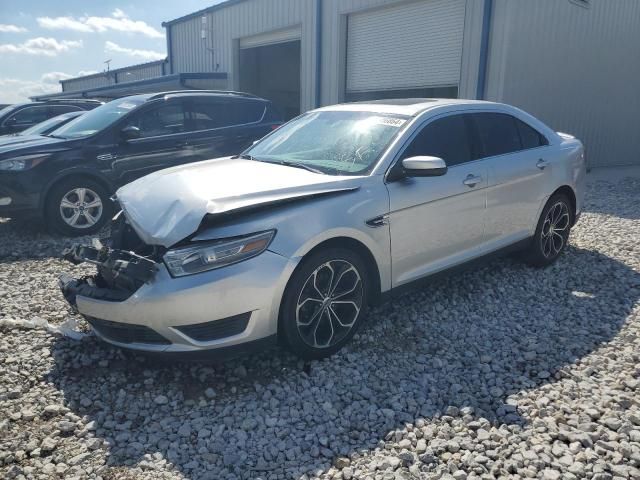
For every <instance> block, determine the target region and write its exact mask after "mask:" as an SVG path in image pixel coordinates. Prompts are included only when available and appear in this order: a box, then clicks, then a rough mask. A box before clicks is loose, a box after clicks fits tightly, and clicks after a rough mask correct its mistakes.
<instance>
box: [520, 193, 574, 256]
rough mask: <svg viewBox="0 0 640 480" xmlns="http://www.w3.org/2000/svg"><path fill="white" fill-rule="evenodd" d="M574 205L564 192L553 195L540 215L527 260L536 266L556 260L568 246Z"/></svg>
mask: <svg viewBox="0 0 640 480" xmlns="http://www.w3.org/2000/svg"><path fill="white" fill-rule="evenodd" d="M573 215H574V214H573V207H572V206H571V202H570V201H569V199H568V198H567V196H566V195H564V194H556V195H553V196H552V197H551V198H550V199H549V201H548V202H547V204H546V205H545V207H544V209H543V210H542V214H541V215H540V219H539V220H538V226H537V228H536V233H535V236H534V238H533V242H532V244H531V247H529V251H528V252H527V261H528V262H529V263H530V264H532V265H534V266H536V267H546V266H547V265H551V264H552V263H553V262H555V261H556V260H557V259H558V257H559V256H560V255H561V254H562V252H563V251H564V250H565V249H566V247H567V242H568V241H569V233H570V232H571V226H572V225H573Z"/></svg>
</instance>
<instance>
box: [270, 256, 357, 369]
mask: <svg viewBox="0 0 640 480" xmlns="http://www.w3.org/2000/svg"><path fill="white" fill-rule="evenodd" d="M367 301H368V279H367V269H366V266H365V264H364V262H363V261H362V259H361V258H360V256H358V255H357V254H355V253H354V252H352V251H350V250H347V249H343V248H331V249H327V250H323V251H319V252H317V253H314V254H312V255H311V256H310V257H309V258H308V259H306V260H303V263H302V264H301V265H300V266H299V267H298V268H297V269H296V271H295V272H294V274H293V276H292V277H291V280H290V281H289V285H288V287H287V290H286V291H285V294H284V299H283V304H282V312H281V317H280V321H281V332H282V333H283V334H284V339H285V341H286V343H287V345H288V346H289V348H290V349H291V350H292V351H293V352H294V353H295V354H297V355H299V356H300V357H302V358H305V359H309V360H312V359H319V358H323V357H327V356H330V355H333V354H334V353H335V352H337V351H338V350H339V349H340V348H342V347H343V346H344V345H345V344H346V343H347V342H348V341H349V340H350V339H351V337H353V335H354V334H355V332H356V330H357V329H358V326H359V324H360V323H361V321H362V318H363V316H364V314H365V311H366V308H367Z"/></svg>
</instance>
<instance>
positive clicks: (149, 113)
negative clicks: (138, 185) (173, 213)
mask: <svg viewBox="0 0 640 480" xmlns="http://www.w3.org/2000/svg"><path fill="white" fill-rule="evenodd" d="M129 126H133V127H137V128H138V129H139V130H140V138H136V139H132V140H124V139H122V138H121V139H120V141H119V143H118V146H117V149H116V151H115V152H113V153H112V152H108V153H105V154H106V155H115V158H114V159H112V163H111V164H112V168H113V171H114V172H113V173H114V176H115V177H116V179H117V180H116V181H117V182H118V183H119V184H121V185H122V184H124V183H128V182H130V181H132V180H134V179H136V178H139V177H142V176H144V175H147V174H148V173H151V172H153V171H156V170H160V169H163V168H167V167H171V166H174V165H179V164H181V163H187V162H189V161H193V159H194V158H195V155H194V149H193V147H192V145H191V143H190V141H189V132H187V131H186V127H185V113H184V104H183V100H182V99H180V98H172V99H169V100H161V101H160V102H157V103H154V104H151V105H149V106H145V107H143V108H141V109H140V111H139V112H136V113H134V114H132V115H131V116H129V117H127V119H126V121H125V122H123V123H121V124H119V126H118V129H119V130H121V129H123V128H126V127H129ZM117 133H118V132H116V134H117Z"/></svg>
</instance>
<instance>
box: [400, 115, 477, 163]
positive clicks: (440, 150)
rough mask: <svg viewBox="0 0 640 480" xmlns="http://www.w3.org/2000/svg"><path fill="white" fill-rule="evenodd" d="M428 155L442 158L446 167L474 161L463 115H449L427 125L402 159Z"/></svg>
mask: <svg viewBox="0 0 640 480" xmlns="http://www.w3.org/2000/svg"><path fill="white" fill-rule="evenodd" d="M419 155H430V156H434V157H440V158H442V159H443V160H444V161H445V162H446V163H447V165H448V166H450V167H451V166H454V165H459V164H461V163H465V162H469V161H471V160H473V159H474V156H473V153H472V150H471V140H470V135H469V129H468V126H467V121H466V120H465V116H464V115H451V116H448V117H444V118H441V119H439V120H435V121H433V122H431V123H429V124H428V125H427V126H426V127H424V128H423V129H422V131H421V132H420V133H418V135H417V136H416V137H415V138H414V139H413V141H412V142H411V144H410V145H409V146H408V147H407V149H406V150H405V152H404V155H403V158H408V157H415V156H419Z"/></svg>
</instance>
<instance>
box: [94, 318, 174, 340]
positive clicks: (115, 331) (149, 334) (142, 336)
mask: <svg viewBox="0 0 640 480" xmlns="http://www.w3.org/2000/svg"><path fill="white" fill-rule="evenodd" d="M87 321H88V322H89V323H90V324H91V326H92V327H93V328H94V329H95V330H96V331H97V332H98V333H99V334H100V335H102V336H103V337H105V338H106V339H108V340H111V341H113V342H118V343H147V344H152V345H170V344H171V342H170V341H169V340H167V339H166V338H164V337H163V336H162V335H160V334H159V333H158V332H156V331H155V330H152V329H150V328H149V327H145V326H144V325H131V324H128V323H119V322H111V321H109V320H99V319H97V318H91V317H89V318H87Z"/></svg>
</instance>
